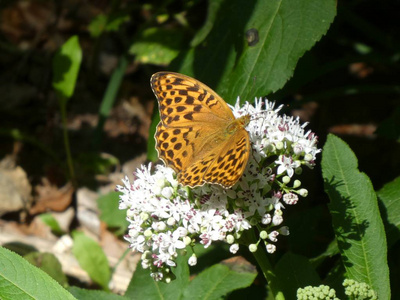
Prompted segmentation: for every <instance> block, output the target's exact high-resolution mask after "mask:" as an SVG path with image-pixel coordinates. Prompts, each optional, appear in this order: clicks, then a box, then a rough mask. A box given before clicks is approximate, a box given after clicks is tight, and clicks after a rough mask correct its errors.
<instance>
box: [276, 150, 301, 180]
mask: <svg viewBox="0 0 400 300" xmlns="http://www.w3.org/2000/svg"><path fill="white" fill-rule="evenodd" d="M275 163H276V164H278V165H279V166H278V170H277V173H278V174H282V173H283V172H286V174H287V175H288V176H289V177H292V176H293V174H294V169H295V168H296V167H297V163H295V162H294V161H293V159H292V158H291V157H290V156H286V155H280V156H279V159H278V160H276V161H275Z"/></svg>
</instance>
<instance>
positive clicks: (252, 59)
mask: <svg viewBox="0 0 400 300" xmlns="http://www.w3.org/2000/svg"><path fill="white" fill-rule="evenodd" d="M210 3H212V1H211V2H210ZM211 8H213V9H218V13H217V17H216V18H215V23H214V24H213V27H212V30H211V31H210V33H209V34H208V36H207V38H206V39H205V40H204V42H203V43H202V44H201V45H199V46H198V47H197V48H194V49H190V50H189V51H188V52H186V53H184V54H182V55H181V56H180V57H178V59H177V60H176V61H175V64H174V66H175V69H176V70H178V71H180V72H182V73H185V74H188V75H191V76H194V77H195V78H197V79H199V80H200V81H203V82H205V83H206V84H208V85H210V86H211V87H212V88H214V89H215V90H216V91H217V92H218V93H219V94H220V95H221V96H222V97H224V99H225V100H226V101H227V102H229V103H233V102H235V101H236V98H237V96H240V97H241V98H242V99H246V100H252V99H253V98H254V96H264V95H267V94H269V93H270V92H273V91H276V90H278V89H280V88H282V86H283V85H284V84H285V82H286V81H287V80H288V79H289V78H290V77H291V76H292V75H293V71H294V69H295V66H296V64H297V61H298V60H299V58H300V57H301V56H302V55H303V54H304V52H306V51H307V50H309V49H310V48H311V47H312V46H313V45H314V44H315V43H316V42H317V41H318V40H319V39H320V38H321V37H322V35H324V34H325V33H326V32H327V30H328V28H329V26H330V24H331V23H332V21H333V19H334V16H335V13H336V1H334V0H329V1H320V0H299V1H290V0H280V1H275V0H274V1H267V0H260V1H246V0H240V1H224V2H223V3H222V5H220V6H217V5H214V6H212V4H210V10H211ZM211 12H212V13H214V10H212V11H211ZM209 23H210V22H207V23H206V24H205V26H207V28H210V27H211V25H210V24H209ZM199 34H202V35H204V30H201V31H200V32H199ZM198 39H200V38H198ZM195 40H196V41H197V38H196V37H195Z"/></svg>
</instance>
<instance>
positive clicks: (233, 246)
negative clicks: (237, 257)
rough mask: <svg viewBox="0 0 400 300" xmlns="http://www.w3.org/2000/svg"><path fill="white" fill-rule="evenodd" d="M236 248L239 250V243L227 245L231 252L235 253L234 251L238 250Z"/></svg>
mask: <svg viewBox="0 0 400 300" xmlns="http://www.w3.org/2000/svg"><path fill="white" fill-rule="evenodd" d="M238 250H239V244H233V245H231V246H230V247H229V251H230V252H231V253H232V254H236V252H238Z"/></svg>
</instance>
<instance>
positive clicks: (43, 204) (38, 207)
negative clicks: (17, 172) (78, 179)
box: [29, 178, 75, 214]
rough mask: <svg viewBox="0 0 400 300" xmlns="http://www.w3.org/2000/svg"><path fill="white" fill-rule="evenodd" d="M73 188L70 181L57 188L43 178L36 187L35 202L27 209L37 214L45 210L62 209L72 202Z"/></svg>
mask: <svg viewBox="0 0 400 300" xmlns="http://www.w3.org/2000/svg"><path fill="white" fill-rule="evenodd" d="M74 191H75V190H74V188H73V186H72V184H71V183H67V184H66V185H65V186H63V187H62V188H58V187H56V186H54V185H51V183H50V182H49V181H48V180H47V179H46V178H44V179H43V180H42V185H39V186H37V187H36V192H37V194H38V197H37V199H36V204H35V205H34V206H33V207H32V208H31V209H30V210H29V212H30V213H31V214H38V213H41V212H45V211H49V210H50V211H64V210H65V209H66V208H67V207H68V206H69V205H70V204H71V202H72V195H73V193H74Z"/></svg>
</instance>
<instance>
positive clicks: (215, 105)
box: [150, 72, 250, 188]
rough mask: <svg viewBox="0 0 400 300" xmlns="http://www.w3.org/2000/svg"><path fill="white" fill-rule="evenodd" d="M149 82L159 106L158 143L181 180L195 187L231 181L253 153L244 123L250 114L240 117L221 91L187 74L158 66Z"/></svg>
mask: <svg viewBox="0 0 400 300" xmlns="http://www.w3.org/2000/svg"><path fill="white" fill-rule="evenodd" d="M150 84H151V88H152V90H153V92H154V94H155V95H156V97H157V100H158V107H159V112H160V123H158V125H157V130H156V133H155V140H156V149H157V152H158V156H159V158H160V159H161V160H162V161H163V162H164V163H165V164H166V165H167V166H169V167H171V168H172V169H174V171H175V172H176V173H177V179H178V182H179V183H180V184H182V185H185V186H190V187H195V186H201V185H203V184H204V183H206V182H207V183H213V184H219V185H221V186H223V187H225V188H229V187H232V186H233V185H234V184H235V183H236V182H237V181H238V180H239V179H240V177H241V176H242V174H243V172H244V170H245V168H246V165H247V162H248V159H249V154H250V138H249V133H248V132H247V131H246V129H245V128H246V126H247V125H248V124H249V122H250V115H244V116H241V117H239V118H235V116H234V115H233V113H232V111H231V109H230V108H229V106H228V105H227V104H226V102H225V101H224V100H223V99H222V98H221V97H220V96H219V95H218V94H217V93H216V92H214V91H213V90H212V89H210V88H209V87H208V86H206V85H205V84H203V83H201V82H200V81H198V80H196V79H194V78H191V77H189V76H186V75H183V74H178V73H172V72H158V73H155V74H154V75H153V76H152V77H151V79H150Z"/></svg>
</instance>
